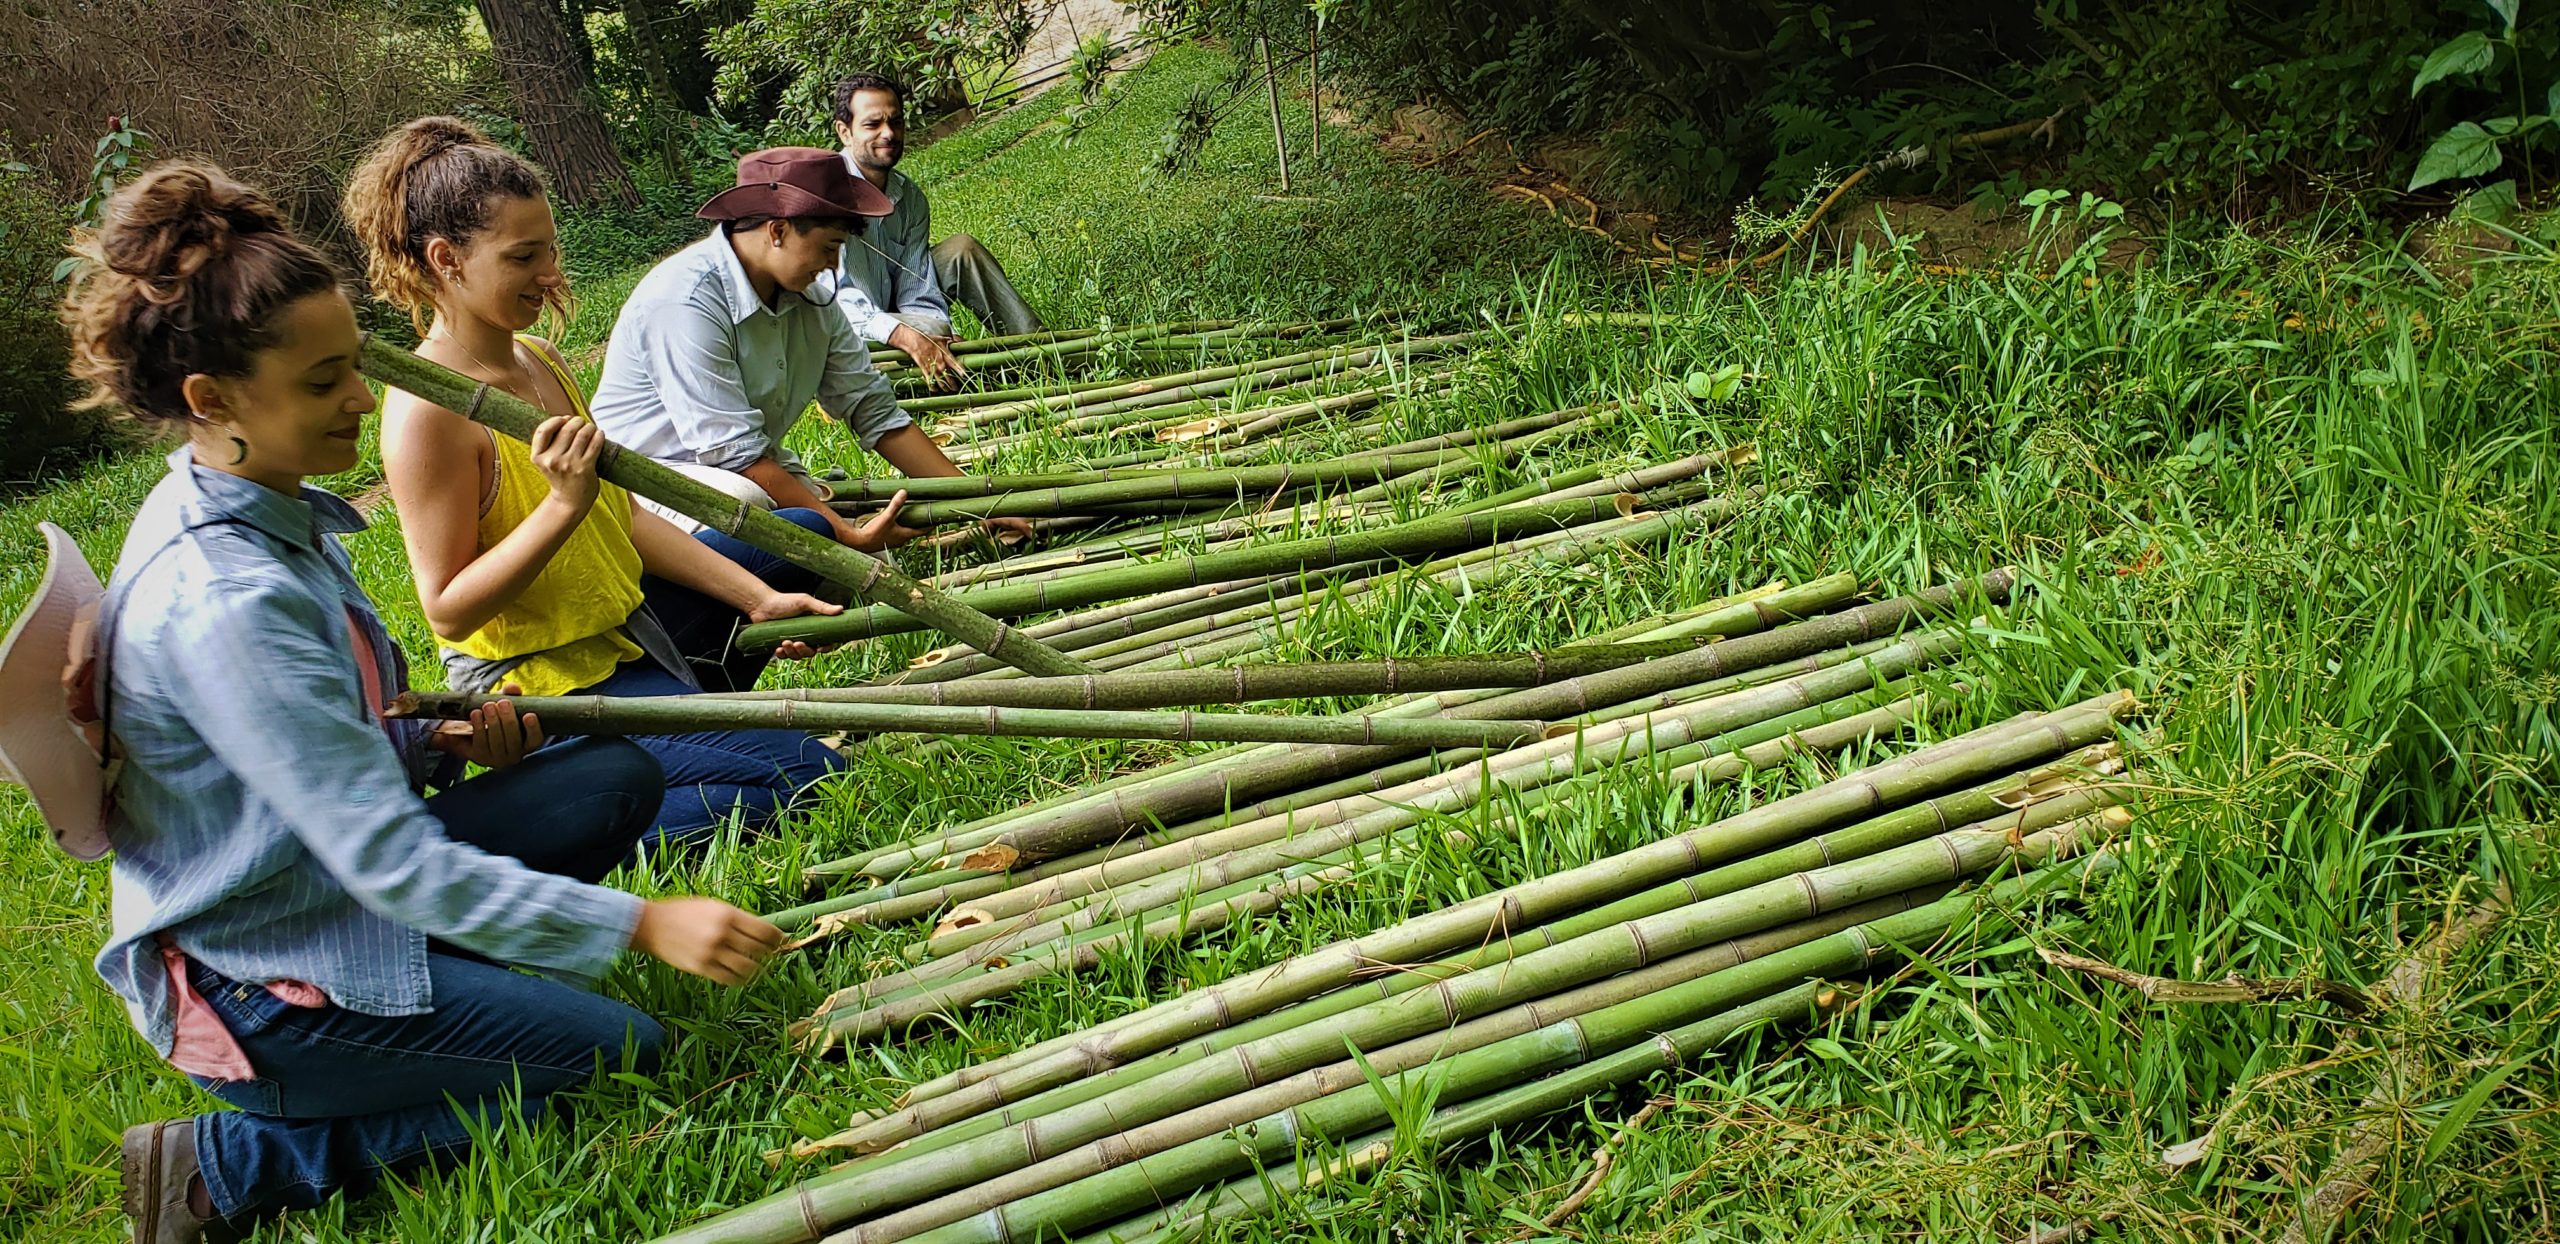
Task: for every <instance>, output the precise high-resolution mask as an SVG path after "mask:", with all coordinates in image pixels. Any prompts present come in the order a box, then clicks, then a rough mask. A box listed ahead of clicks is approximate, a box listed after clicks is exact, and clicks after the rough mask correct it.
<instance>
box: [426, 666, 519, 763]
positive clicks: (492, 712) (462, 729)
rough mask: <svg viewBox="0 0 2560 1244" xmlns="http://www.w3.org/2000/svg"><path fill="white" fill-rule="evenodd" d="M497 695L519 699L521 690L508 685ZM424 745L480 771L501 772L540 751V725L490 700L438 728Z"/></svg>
mask: <svg viewBox="0 0 2560 1244" xmlns="http://www.w3.org/2000/svg"><path fill="white" fill-rule="evenodd" d="M498 694H500V695H523V694H524V688H522V687H519V686H517V685H515V684H514V683H508V684H507V685H506V686H503V687H500V688H499V689H498ZM428 742H429V744H430V745H431V746H433V747H434V748H435V749H436V750H438V751H441V752H445V753H447V754H450V755H455V756H460V757H462V758H463V759H464V760H467V761H470V762H471V763H473V764H475V765H478V766H480V767H481V768H483V769H504V768H506V767H508V766H510V765H513V764H515V763H516V762H517V761H520V760H523V759H524V758H525V757H527V756H530V755H532V754H533V753H534V752H536V751H538V750H540V749H541V747H542V743H543V736H542V721H541V719H539V718H537V717H535V716H534V715H533V714H531V713H518V712H517V711H516V710H515V705H513V704H511V703H509V702H507V701H505V700H492V701H490V702H489V703H486V704H483V705H481V706H479V707H478V708H475V709H472V710H471V716H470V717H469V718H467V719H465V720H461V721H448V722H443V723H441V724H439V725H438V726H437V727H436V732H435V733H434V734H433V735H430V736H429V737H428Z"/></svg>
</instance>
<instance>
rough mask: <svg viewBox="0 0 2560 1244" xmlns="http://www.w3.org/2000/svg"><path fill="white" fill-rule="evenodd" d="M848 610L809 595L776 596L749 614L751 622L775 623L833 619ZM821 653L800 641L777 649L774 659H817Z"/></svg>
mask: <svg viewBox="0 0 2560 1244" xmlns="http://www.w3.org/2000/svg"><path fill="white" fill-rule="evenodd" d="M843 612H844V606H842V605H831V604H828V603H827V602H826V601H823V600H820V599H818V598H817V597H815V596H811V595H808V594H807V593H805V592H775V593H774V594H772V595H770V596H767V597H765V598H764V600H763V601H761V602H759V603H758V604H757V605H756V607H755V608H753V609H750V610H748V611H747V621H749V622H771V621H773V620H775V619H777V618H805V617H809V616H811V615H813V614H814V615H816V616H818V617H822V618H824V617H832V616H834V615H836V614H839V613H843ZM817 653H818V650H817V649H815V648H812V647H810V646H809V645H807V644H805V643H802V642H800V641H799V640H796V639H786V640H784V641H782V642H781V643H778V644H775V645H774V646H773V655H775V656H777V657H781V658H782V659H783V660H786V661H798V660H802V659H804V658H807V657H812V656H816V655H817Z"/></svg>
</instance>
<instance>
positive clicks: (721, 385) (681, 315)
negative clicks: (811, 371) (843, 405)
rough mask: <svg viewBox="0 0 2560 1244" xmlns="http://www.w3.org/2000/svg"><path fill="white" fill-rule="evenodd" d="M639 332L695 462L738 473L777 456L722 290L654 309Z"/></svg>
mask: <svg viewBox="0 0 2560 1244" xmlns="http://www.w3.org/2000/svg"><path fill="white" fill-rule="evenodd" d="M637 327H638V330H639V333H638V342H637V344H638V346H639V347H640V352H641V358H642V360H643V361H644V362H645V363H646V364H647V365H648V368H649V379H650V381H651V382H652V384H654V386H655V387H656V389H657V392H658V400H659V402H660V403H661V404H662V405H663V406H664V407H665V408H666V412H667V419H668V421H669V423H670V424H671V425H672V427H673V430H674V432H675V436H676V440H677V442H678V443H679V444H681V445H683V447H684V449H685V452H686V453H687V454H689V455H691V457H692V460H693V461H695V462H698V463H701V464H702V465H704V466H712V467H719V468H721V469H723V470H728V471H738V470H744V469H745V468H746V467H747V466H748V465H749V464H751V463H753V462H755V460H757V459H758V458H763V457H767V456H770V455H771V454H772V453H773V438H772V437H770V436H768V435H766V433H765V422H764V412H763V411H761V410H758V409H757V408H756V407H755V405H754V404H753V403H751V402H749V401H748V400H747V386H746V379H745V376H744V374H743V373H741V372H740V371H739V370H738V368H739V361H738V350H737V345H736V343H735V342H734V341H733V339H732V334H731V332H730V329H731V328H732V327H733V325H732V323H731V321H730V319H729V310H728V307H727V306H726V305H723V304H721V303H720V302H719V300H718V298H717V295H716V291H714V292H712V293H707V294H703V295H698V296H695V297H692V298H687V299H684V300H682V301H678V302H674V303H672V304H670V305H666V306H661V307H658V308H655V309H654V311H653V313H652V314H651V315H649V316H648V318H647V319H646V320H644V321H643V322H641V323H640V324H639V325H637ZM857 344H859V343H857ZM864 361H865V363H868V362H869V357H868V355H866V356H865V358H864Z"/></svg>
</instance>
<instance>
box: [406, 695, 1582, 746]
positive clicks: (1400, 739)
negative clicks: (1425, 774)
mask: <svg viewBox="0 0 2560 1244" xmlns="http://www.w3.org/2000/svg"><path fill="white" fill-rule="evenodd" d="M500 700H504V701H506V702H507V703H511V704H513V705H515V706H516V711H517V712H520V713H532V714H536V715H538V716H540V717H541V719H542V725H543V729H545V730H546V731H548V732H550V733H553V734H624V735H628V734H642V735H647V734H691V733H694V732H696V731H701V730H810V731H838V730H841V731H846V732H850V733H859V734H890V733H910V734H976V735H1006V736H1014V737H1021V738H1053V739H1163V740H1167V741H1170V742H1177V743H1193V742H1225V743H1337V744H1352V745H1358V746H1389V747H1508V746H1511V745H1512V744H1515V743H1521V742H1526V741H1529V740H1532V739H1537V738H1541V737H1543V736H1544V735H1545V734H1546V732H1547V729H1548V726H1547V724H1546V723H1545V722H1539V721H1481V720H1479V721H1449V720H1442V719H1433V718H1424V719H1421V720H1411V721H1408V720H1399V719H1393V718H1378V717H1275V716H1264V715H1262V714H1258V713H1163V712H1153V713H1123V712H1085V711H1080V710H1064V709H1046V708H999V707H985V708H937V707H934V706H931V705H922V704H833V703H816V702H808V701H795V700H744V699H737V698H734V697H729V696H717V695H664V696H648V695H642V696H611V695H558V696H539V695H519V696H495V695H472V694H465V693H461V692H446V691H404V692H402V693H401V694H400V695H399V697H398V698H397V699H395V700H394V701H393V702H392V704H391V706H390V707H389V708H388V709H386V710H384V712H383V716H385V717H440V718H444V719H446V720H460V719H462V718H465V717H468V716H470V715H471V710H472V709H474V708H477V707H480V706H481V705H483V704H491V703H497V702H499V701H500Z"/></svg>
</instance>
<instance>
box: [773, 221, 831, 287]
mask: <svg viewBox="0 0 2560 1244" xmlns="http://www.w3.org/2000/svg"><path fill="white" fill-rule="evenodd" d="M764 233H765V238H766V241H768V242H770V243H772V244H773V245H772V248H771V252H770V253H769V254H767V255H766V256H765V271H766V272H767V273H769V274H771V275H772V277H773V279H774V280H775V281H776V282H778V283H780V285H781V286H782V288H784V289H786V290H805V289H807V288H809V287H810V286H811V285H814V284H816V283H817V281H818V278H819V276H821V275H823V274H824V273H826V272H828V271H829V270H831V269H833V268H834V267H835V266H836V264H837V263H838V262H839V261H840V260H842V259H843V258H844V244H845V243H846V242H848V241H851V240H852V239H853V233H852V231H850V230H848V229H845V228H844V227H842V226H840V225H835V224H822V225H816V226H812V227H810V228H808V229H806V230H804V229H802V228H801V226H800V223H799V222H795V221H783V220H777V221H774V222H773V223H771V224H768V225H766V226H765V227H764Z"/></svg>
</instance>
